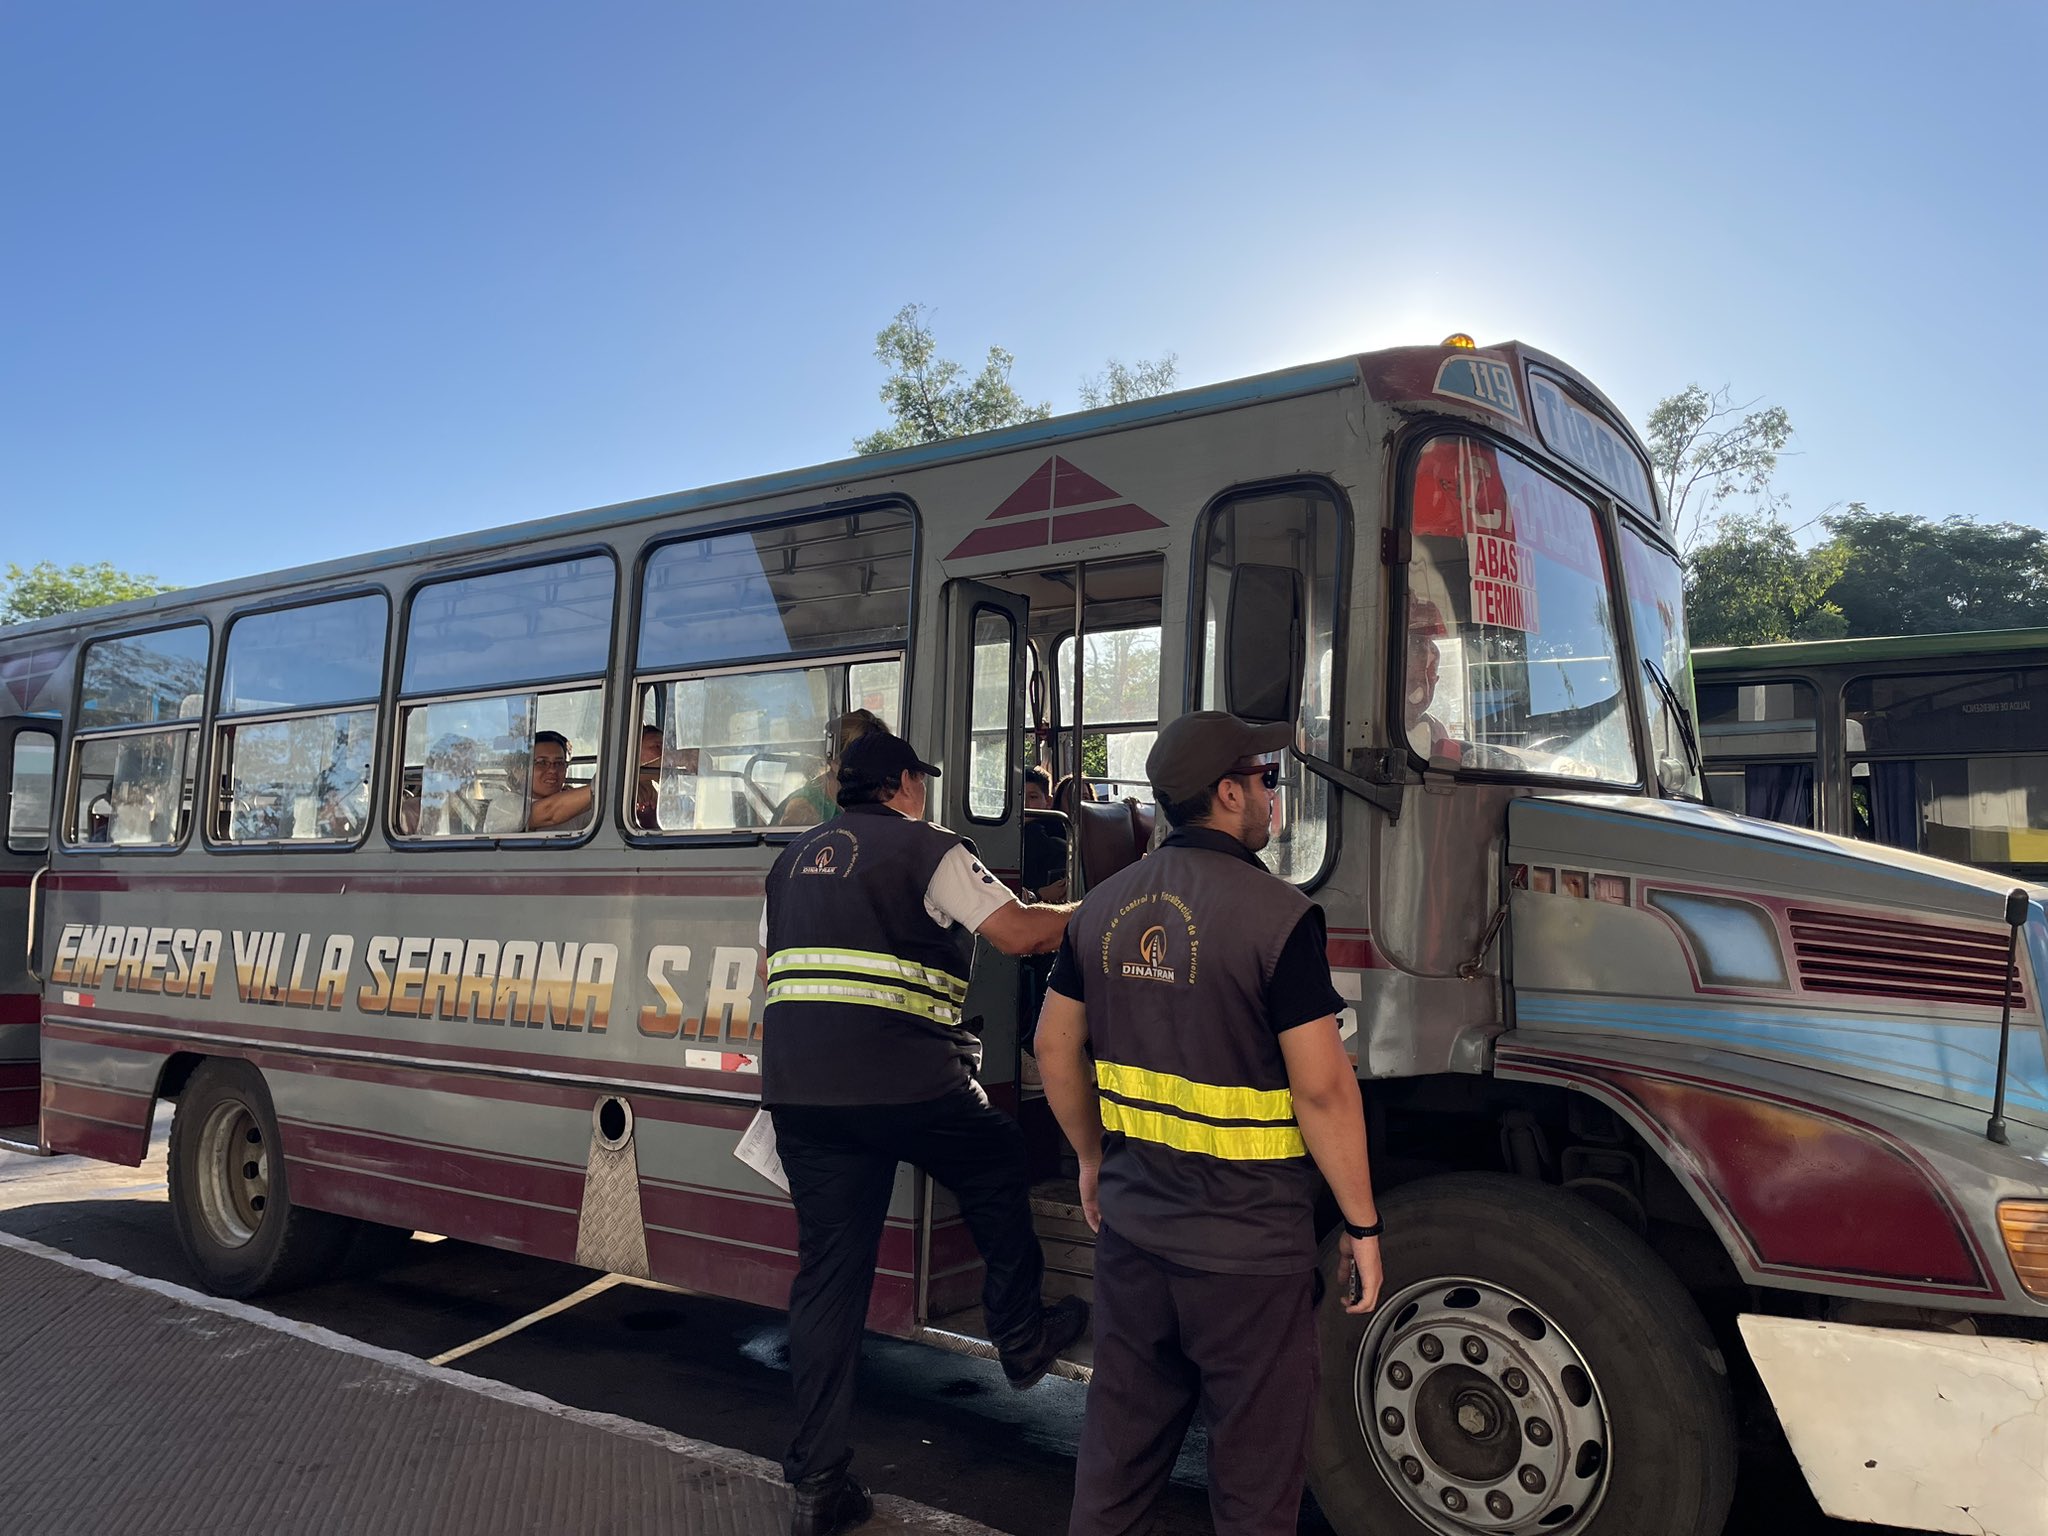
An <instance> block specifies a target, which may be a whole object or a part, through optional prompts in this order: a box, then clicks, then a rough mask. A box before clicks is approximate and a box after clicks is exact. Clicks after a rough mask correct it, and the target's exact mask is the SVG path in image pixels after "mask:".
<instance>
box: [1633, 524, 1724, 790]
mask: <svg viewBox="0 0 2048 1536" xmlns="http://www.w3.org/2000/svg"><path fill="white" fill-rule="evenodd" d="M1621 568H1622V574H1623V575H1624V576H1625V577H1626V578H1627V580H1628V611H1629V621H1630V623H1631V625H1632V626H1633V627H1634V629H1635V637H1636V654H1637V655H1638V656H1640V657H1641V658H1642V660H1643V664H1644V665H1643V675H1642V676H1641V677H1639V678H1637V679H1636V682H1637V684H1638V686H1640V687H1641V689H1642V691H1643V718H1644V719H1646V720H1648V721H1649V722H1650V760H1651V761H1652V762H1653V763H1654V764H1655V765H1656V769H1657V782H1658V784H1659V785H1660V786H1661V787H1662V788H1663V790H1664V793H1666V794H1667V795H1681V796H1684V797H1686V798H1688V799H1693V800H1701V799H1704V798H1705V792H1704V790H1703V789H1702V786H1701V783H1700V748H1699V738H1698V736H1697V735H1696V734H1695V731H1694V727H1693V722H1694V719H1695V717H1696V715H1697V713H1698V711H1697V710H1696V709H1695V707H1694V705H1693V686H1692V648H1691V647H1690V646H1689V645H1688V644H1687V643H1686V638H1685V573H1684V572H1683V571H1682V570H1681V569H1680V568H1679V564H1678V558H1677V557H1676V556H1675V555H1672V554H1669V553H1668V552H1666V551H1665V550H1662V549H1660V548H1658V547H1657V546H1656V545H1655V544H1652V543H1651V542H1650V541H1649V540H1648V539H1646V538H1644V537H1643V535H1642V534H1640V533H1638V532H1637V531H1636V530H1635V529H1634V528H1633V527H1631V526H1630V525H1629V523H1628V521H1627V520H1626V519H1623V521H1622V529H1621Z"/></svg>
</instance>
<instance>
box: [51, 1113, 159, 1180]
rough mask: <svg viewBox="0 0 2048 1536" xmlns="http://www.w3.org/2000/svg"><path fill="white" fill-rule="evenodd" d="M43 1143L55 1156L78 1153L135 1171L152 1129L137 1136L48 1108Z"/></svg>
mask: <svg viewBox="0 0 2048 1536" xmlns="http://www.w3.org/2000/svg"><path fill="white" fill-rule="evenodd" d="M43 1140H44V1144H45V1145H47V1146H48V1147H49V1148H50V1150H51V1151H53V1152H75V1153H77V1154H78V1155H79V1156H81V1157H90V1158H96V1159H98V1160H99V1161H100V1162H103V1163H124V1164H126V1165H127V1166H128V1167H130V1168H134V1167H136V1166H138V1165H139V1164H140V1163H141V1162H142V1156H143V1154H144V1153H145V1152H147V1151H148V1150H149V1127H148V1126H146V1125H145V1126H144V1127H142V1129H141V1131H140V1132H138V1131H137V1130H136V1129H135V1128H134V1127H132V1126H125V1125H108V1124H107V1123H106V1122H105V1121H102V1120H92V1119H88V1118H86V1117H85V1116H83V1115H73V1114H67V1113H66V1112H65V1111H63V1110H61V1109H52V1108H51V1107H50V1106H49V1105H48V1104H45V1105H44V1106H43Z"/></svg>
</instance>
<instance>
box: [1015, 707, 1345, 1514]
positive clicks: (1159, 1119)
mask: <svg viewBox="0 0 2048 1536" xmlns="http://www.w3.org/2000/svg"><path fill="white" fill-rule="evenodd" d="M1292 736H1293V728H1292V727H1291V726H1288V725H1253V724H1250V723H1248V722H1246V721H1243V720H1239V719H1237V718H1236V717H1234V716H1232V715H1227V714H1223V713H1220V712H1218V711H1215V710H1201V711H1198V712H1196V713H1193V714H1187V715H1182V716H1181V717H1180V718H1179V719H1178V720H1175V721H1174V722H1173V723H1172V724H1170V725H1168V726H1167V727H1166V729H1165V730H1163V731H1161V732H1160V733H1159V739H1158V741H1157V743H1156V744H1155V745H1154V746H1153V748H1152V754H1151V756H1150V757H1148V758H1147V759H1146V762H1145V771H1146V773H1147V775H1148V776H1149V777H1150V779H1151V781H1152V789H1153V793H1154V794H1155V795H1156V796H1157V797H1158V800H1159V804H1160V809H1161V810H1162V811H1163V812H1164V814H1165V816H1166V820H1167V822H1168V824H1169V825H1170V826H1171V827H1172V829H1173V831H1172V834H1171V835H1170V836H1169V837H1168V838H1167V839H1166V841H1165V843H1164V844H1162V845H1161V846H1160V847H1159V848H1158V849H1157V850H1156V851H1155V852H1153V853H1151V854H1149V855H1147V856H1146V857H1145V858H1143V859H1141V860H1139V861H1138V862H1137V863H1136V864H1133V865H1131V866H1129V867H1128V868H1126V869H1122V870H1119V871H1118V872H1117V873H1116V874H1114V875H1112V876H1111V877H1110V878H1109V879H1107V880H1105V881H1104V882H1103V883H1102V884H1101V885H1099V886H1097V887H1095V888H1094V889H1093V890H1091V891H1090V892H1089V893H1088V896H1087V899H1086V900H1085V901H1083V902H1082V903H1081V909H1080V911H1079V912H1077V913H1076V914H1075V916H1074V920H1073V922H1072V924H1071V925H1070V926H1069V928H1068V930H1067V936H1066V938H1065V940H1063V941H1062V943H1061V945H1060V951H1059V956H1058V958H1057V959H1056V960H1055V961H1054V962H1053V973H1052V979H1051V981H1050V983H1049V984H1048V987H1049V990H1048V992H1047V994H1046V1000H1045V1009H1044V1012H1043V1013H1041V1014H1040V1016H1039V1021H1038V1041H1037V1050H1038V1064H1039V1070H1040V1072H1041V1073H1042V1074H1043V1076H1044V1079H1045V1094H1046V1098H1047V1099H1048V1100H1049V1101H1050V1102H1051V1105H1052V1108H1053V1112H1054V1113H1055V1114H1056V1115H1057V1116H1058V1117H1059V1122H1060V1126H1061V1128H1062V1129H1063V1130H1065V1132H1066V1133H1067V1138H1068V1139H1069V1140H1070V1141H1071V1142H1072V1143H1073V1144H1074V1147H1075V1149H1076V1150H1077V1152H1078V1153H1079V1155H1080V1159H1081V1205H1082V1209H1083V1211H1084V1212H1085V1214H1086V1215H1087V1218H1088V1222H1089V1225H1090V1226H1092V1227H1094V1228H1095V1230H1096V1232H1097V1233H1098V1238H1097V1243H1096V1249H1095V1376H1094V1380H1093V1382H1092V1383H1091V1385H1090V1386H1089V1389H1088V1413H1087V1419H1086V1421H1085V1423H1084V1425H1083V1428H1082V1432H1081V1451H1080V1458H1079V1464H1078V1465H1077V1467H1076V1469H1075V1479H1074V1510H1073V1515H1072V1520H1071V1523H1070V1525H1069V1526H1068V1532H1069V1536H1113V1533H1114V1536H1125V1533H1130V1532H1137V1531H1141V1530H1143V1529H1145V1528H1146V1525H1147V1523H1148V1520H1149V1518H1150V1514H1151V1510H1152V1507H1153V1505H1154V1503H1155V1502H1156V1501H1157V1499H1158V1497H1159V1492H1160V1490H1161V1489H1162V1488H1163V1487H1164V1486H1165V1483H1166V1479H1167V1475H1168V1474H1169V1473H1170V1472H1171V1471H1172V1469H1173V1463H1174V1459H1175V1457H1176V1456H1177V1455H1178V1454H1179V1451H1180V1444H1181V1440H1182V1437H1183V1436H1184V1435H1185V1433H1186V1431H1187V1426H1188V1420H1189V1418H1190V1417H1191V1416H1192V1415H1193V1413H1194V1411H1195V1407H1196V1405H1197V1403H1200V1404H1201V1406H1202V1409H1203V1413H1204V1417H1205V1420H1206V1422H1207V1424H1208V1429H1209V1509H1210V1513H1211V1515H1212V1516H1213V1517H1214V1521H1215V1526H1216V1530H1217V1533H1218V1536H1278V1533H1281V1532H1291V1531H1293V1530H1294V1528H1295V1521H1296V1517H1297V1514H1298V1512H1299V1508H1300V1504H1301V1487H1302V1482H1303V1479H1304V1477H1305V1475H1306V1473H1307V1467H1308V1432H1309V1423H1310V1420H1311V1419H1312V1418H1313V1417H1314V1411H1315V1401H1316V1378H1317V1354H1316V1336H1315V1322H1314V1318H1313V1315H1312V1313H1311V1306H1312V1303H1313V1299H1314V1277H1315V1268H1316V1232H1315V1221H1314V1208H1315V1200H1316V1191H1317V1182H1318V1181H1317V1173H1318V1172H1319V1171H1320V1173H1321V1175H1322V1180H1323V1181H1324V1182H1326V1183H1327V1184H1328V1186H1329V1189H1330V1193H1331V1195H1332V1196H1333V1197H1334V1198H1335V1200H1336V1204H1337V1207H1338V1210H1339V1212H1340V1213H1341V1216H1342V1219H1343V1221H1344V1223H1345V1227H1346V1231H1347V1237H1346V1238H1345V1241H1346V1243H1347V1244H1348V1245H1349V1248H1350V1257H1351V1260H1352V1263H1353V1265H1355V1267H1356V1271H1357V1277H1358V1290H1359V1292H1360V1294H1359V1295H1358V1299H1357V1300H1355V1301H1350V1303H1349V1306H1348V1308H1347V1310H1349V1311H1352V1312H1367V1311H1370V1310H1371V1309H1372V1306H1373V1304H1374V1302H1375V1300H1376V1299H1377V1297H1378V1294H1379V1287H1380V1258H1379V1216H1378V1213H1377V1211H1376V1209H1375V1207H1374V1204H1373V1193H1372V1177H1371V1170H1370V1168H1369V1166H1368V1164H1367V1160H1366V1145H1365V1117H1364V1113H1363V1111H1362V1108H1361V1105H1360V1101H1359V1093H1358V1079H1357V1076H1356V1074H1355V1071H1354V1069H1353V1067H1352V1064H1351V1060H1350V1057H1349V1056H1348V1055H1346V1054H1345V1050H1344V1046H1343V1043H1342V1041H1341V1040H1340V1039H1339V1038H1338V1034H1337V1019H1336V1015H1337V1012H1338V1010H1339V1009H1341V1008H1342V1007H1343V1002H1342V1000H1341V999H1340V998H1339V997H1338V996H1337V992H1336V989H1335V987H1334V986H1332V984H1331V981H1330V966H1329V961H1328V959H1327V957H1326V955H1325V953H1324V930H1323V915H1322V911H1321V909H1320V908H1318V907H1317V906H1316V905H1315V904H1314V903H1312V902H1311V901H1309V899H1308V898H1307V897H1306V896H1304V895H1302V893H1301V892H1300V891H1299V890H1297V889H1296V888H1295V887H1294V886H1292V885H1290V884H1288V883H1287V882H1286V881H1284V880H1281V879H1279V878H1277V877H1276V876H1274V875H1272V874H1270V873H1268V872H1267V870H1266V868H1265V866H1264V865H1262V864H1260V862H1259V860H1258V857H1257V855H1258V851H1259V850H1260V849H1261V848H1263V847H1265V846H1266V843H1267V842H1268V840H1269V839H1270V838H1271V836H1272V823H1273V805H1274V795H1275V791H1276V790H1277V788H1278V786H1279V782H1280V767H1279V765H1278V764H1277V763H1275V762H1274V761H1272V759H1271V757H1270V755H1269V754H1271V753H1273V752H1276V751H1278V750H1279V749H1281V748H1282V747H1284V746H1286V745H1287V743H1288V741H1289V740H1290V739H1291V738H1292ZM1091 1056H1092V1061H1091ZM1347 1300H1349V1298H1347Z"/></svg>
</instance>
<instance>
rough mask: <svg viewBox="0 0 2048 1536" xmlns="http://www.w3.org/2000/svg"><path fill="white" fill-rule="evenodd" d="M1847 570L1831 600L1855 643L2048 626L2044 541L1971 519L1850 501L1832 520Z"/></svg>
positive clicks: (2035, 532) (2015, 527)
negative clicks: (1936, 517)
mask: <svg viewBox="0 0 2048 1536" xmlns="http://www.w3.org/2000/svg"><path fill="white" fill-rule="evenodd" d="M1826 527H1827V530H1828V532H1829V533H1830V534H1831V535H1832V536H1833V539H1832V542H1833V545H1834V547H1835V548H1836V549H1837V550H1838V551H1839V552H1840V555H1841V559H1842V572H1841V576H1840V577H1839V579H1838V580H1837V581H1836V582H1835V585H1834V589H1833V591H1832V593H1831V594H1830V595H1831V596H1832V597H1833V598H1834V599H1835V601H1837V602H1838V603H1840V604H1841V606H1842V609H1843V611H1844V612H1845V613H1846V614H1847V615H1848V621H1849V633H1850V634H1852V635H1918V634H1939V633H1941V632H1943V631H1946V630H1963V629H2016V628H2020V627H2023V626H2027V625H2035V624H2048V533H2043V531H2042V530H2041V529H2039V528H2028V527H2024V526H2022V525H2020V524H2017V523H1980V522H1976V521H1973V520H1972V519H1970V518H1967V517H1960V516H1958V517H1948V518H1944V519H1942V520H1941V521H1940V522H1935V521H1933V520H1931V519H1929V518H1924V517H1911V516H1908V515H1906V514H1904V513H1899V512H1872V511H1870V510H1869V509H1868V508H1867V507H1865V506H1864V505H1863V503H1861V502H1851V503H1850V504H1849V509H1848V510H1847V511H1846V512H1840V513H1837V514H1836V515H1834V516H1833V517H1830V518H1828V519H1826Z"/></svg>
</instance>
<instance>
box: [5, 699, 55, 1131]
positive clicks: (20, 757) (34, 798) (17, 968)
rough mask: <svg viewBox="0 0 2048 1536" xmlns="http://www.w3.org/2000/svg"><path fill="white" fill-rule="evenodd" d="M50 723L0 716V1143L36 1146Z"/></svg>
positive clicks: (51, 741)
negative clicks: (1, 824)
mask: <svg viewBox="0 0 2048 1536" xmlns="http://www.w3.org/2000/svg"><path fill="white" fill-rule="evenodd" d="M56 767H57V722H56V721H54V720H51V719H49V718H47V717H27V718H25V717H20V716H16V717H11V718H6V719H0V773H4V775H5V779H4V789H5V806H4V810H5V830H6V837H5V840H4V842H0V1145H4V1146H6V1147H8V1148H10V1149H11V1150H14V1151H40V1150H42V1147H41V1137H40V1135H39V1125H38V1121H39V1118H40V1115H39V1104H40V1101H41V1097H42V1039H41V1032H42V1005H43V996H42V982H41V981H40V979H39V978H38V975H37V973H38V972H40V971H41V970H42V965H41V963H40V960H39V958H38V956H37V954H36V950H37V948H38V947H39V946H40V945H41V944H42V939H43V935H42V933H41V932H40V931H39V930H40V928H41V924H40V922H39V921H38V905H39V903H40V902H42V901H43V900H44V892H43V891H42V889H41V886H42V880H43V876H44V875H45V874H46V873H47V872H48V870H49V850H50V831H51V810H50V808H51V805H52V802H53V800H54V798H55V797H54V796H53V795H52V793H51V788H52V785H53V784H54V782H55V779H56Z"/></svg>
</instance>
